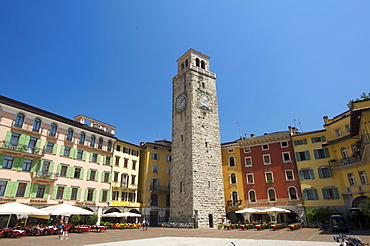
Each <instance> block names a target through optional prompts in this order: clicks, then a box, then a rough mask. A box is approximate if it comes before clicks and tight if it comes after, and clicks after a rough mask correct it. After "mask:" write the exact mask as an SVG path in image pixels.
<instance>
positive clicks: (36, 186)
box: [31, 184, 39, 198]
mask: <svg viewBox="0 0 370 246" xmlns="http://www.w3.org/2000/svg"><path fill="white" fill-rule="evenodd" d="M38 188H39V184H34V185H33V189H32V196H31V197H32V198H36V193H37V189H38Z"/></svg>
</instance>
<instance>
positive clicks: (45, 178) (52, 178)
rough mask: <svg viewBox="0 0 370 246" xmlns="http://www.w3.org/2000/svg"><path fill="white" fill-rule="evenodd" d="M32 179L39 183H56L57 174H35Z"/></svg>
mask: <svg viewBox="0 0 370 246" xmlns="http://www.w3.org/2000/svg"><path fill="white" fill-rule="evenodd" d="M33 179H34V180H39V181H56V180H57V179H58V174H56V173H52V172H35V175H34V176H33Z"/></svg>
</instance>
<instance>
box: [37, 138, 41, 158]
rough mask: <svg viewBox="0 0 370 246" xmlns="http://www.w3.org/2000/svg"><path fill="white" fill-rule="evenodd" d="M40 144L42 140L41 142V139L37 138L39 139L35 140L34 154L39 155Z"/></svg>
mask: <svg viewBox="0 0 370 246" xmlns="http://www.w3.org/2000/svg"><path fill="white" fill-rule="evenodd" d="M41 142H42V140H41V138H39V139H37V142H36V150H37V151H36V154H39V153H40V150H41V149H40V147H41Z"/></svg>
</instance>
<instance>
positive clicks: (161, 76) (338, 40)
mask: <svg viewBox="0 0 370 246" xmlns="http://www.w3.org/2000/svg"><path fill="white" fill-rule="evenodd" d="M369 13H370V1H348V0H345V1H340V0H339V1H331V0H327V1H322V0H317V1H314V0H313V1H297V0H294V1H293V0H292V1H275V0H274V1H272V0H271V1H262V0H258V1H247V0H229V1H226V0H225V1H217V0H216V1H215V0H212V1H211V0H203V1H199V0H198V1H195V0H188V1H174V0H167V1H150V0H146V1H142V0H136V1H124V0H121V1H110V0H105V1H101V0H89V1H82V0H81V1H75V0H73V1H72V0H64V1H56V0H50V1H46V0H45V1H41V0H34V1H26V0H24V1H17V0H14V1H10V0H3V1H1V2H0V64H1V66H0V85H1V87H0V88H1V92H0V94H1V95H4V96H7V97H10V98H13V99H15V100H19V101H22V102H24V103H27V104H31V105H33V106H36V107H39V108H42V109H45V110H47V111H50V112H53V113H56V114H59V115H62V116H64V117H67V118H71V119H72V118H73V117H74V116H76V115H79V114H84V115H87V116H90V117H92V118H95V119H97V120H100V121H103V122H106V123H108V124H111V125H114V126H116V127H117V130H116V137H118V138H119V139H122V140H125V141H129V142H132V143H134V144H139V143H140V142H148V141H149V142H152V141H154V140H158V139H163V138H166V139H171V117H172V116H171V103H172V95H171V93H172V77H173V76H175V75H176V73H177V64H176V60H177V59H178V58H179V57H180V56H181V55H182V54H183V53H185V52H186V51H187V50H188V49H189V48H193V49H195V50H198V51H200V52H202V53H204V54H206V55H208V56H210V57H211V59H210V65H211V71H212V72H214V73H216V74H217V89H218V99H219V113H220V125H221V129H220V130H221V141H222V142H229V141H233V140H236V139H238V138H239V136H240V135H244V134H246V135H247V136H249V135H250V134H251V133H254V134H256V135H262V134H263V133H265V132H267V133H270V132H275V131H282V130H287V127H288V126H294V125H296V126H297V127H299V128H300V129H301V130H303V131H311V130H318V129H322V127H323V120H322V117H323V116H324V115H327V116H329V117H334V116H336V115H338V114H340V113H342V112H344V111H346V110H347V109H348V108H347V106H346V104H347V102H348V101H349V100H350V99H354V98H356V97H359V96H360V94H361V93H362V92H366V93H368V92H369V89H370V88H369V87H370V86H369V85H370V73H369V68H370V45H369V44H370V15H369ZM299 123H300V124H299Z"/></svg>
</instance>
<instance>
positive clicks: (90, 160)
mask: <svg viewBox="0 0 370 246" xmlns="http://www.w3.org/2000/svg"><path fill="white" fill-rule="evenodd" d="M89 154H90V158H89V162H92V157H93V153H92V152H90V153H89Z"/></svg>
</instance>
